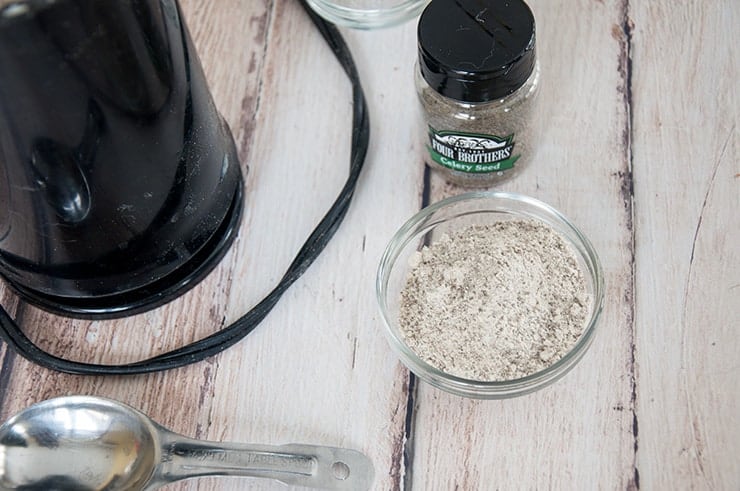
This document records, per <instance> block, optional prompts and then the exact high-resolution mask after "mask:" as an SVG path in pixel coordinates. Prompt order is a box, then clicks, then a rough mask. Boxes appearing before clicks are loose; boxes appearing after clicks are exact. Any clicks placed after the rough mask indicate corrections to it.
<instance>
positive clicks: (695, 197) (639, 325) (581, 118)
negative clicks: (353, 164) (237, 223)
mask: <svg viewBox="0 0 740 491" xmlns="http://www.w3.org/2000/svg"><path fill="white" fill-rule="evenodd" d="M531 6H532V8H533V10H534V12H535V15H536V18H537V23H538V24H537V26H538V49H539V57H540V60H541V64H542V69H543V84H542V96H543V101H544V104H543V107H542V113H541V117H542V118H544V120H545V127H546V130H545V132H544V135H543V140H542V142H541V145H540V148H539V153H538V156H537V158H536V160H535V162H534V163H533V164H532V165H531V167H530V168H529V170H528V172H526V173H524V174H523V175H522V176H520V177H519V178H517V179H516V180H515V181H513V182H510V183H508V184H506V185H505V186H503V187H502V189H504V190H510V191H516V192H521V193H525V194H529V195H532V196H534V197H536V198H539V199H541V200H543V201H546V202H548V203H550V204H551V205H553V206H555V207H556V208H558V209H560V210H561V211H563V212H564V213H565V214H566V215H567V216H569V217H570V218H571V219H572V220H573V221H574V222H575V223H576V224H577V225H578V226H579V227H580V228H581V229H582V230H583V231H584V232H585V233H586V234H587V235H588V236H589V237H590V238H591V240H592V242H593V243H594V245H595V247H596V249H597V250H598V252H599V253H600V256H601V259H602V262H603V265H604V267H605V271H606V283H607V301H606V307H605V311H604V313H603V316H602V319H601V324H600V332H599V334H598V336H597V339H596V341H595V343H594V345H593V346H592V347H591V349H590V351H589V352H588V353H587V355H586V357H585V358H584V359H583V360H582V361H581V363H580V364H579V365H578V366H577V367H576V368H575V369H574V370H573V371H572V372H571V373H569V374H568V375H567V376H566V377H565V378H564V379H562V380H561V381H559V382H557V383H556V384H555V385H553V386H551V387H549V388H546V389H544V390H541V391H539V392H537V393H534V394H531V395H529V396H525V397H520V398H516V399H510V400H502V401H477V400H468V399H462V398H459V397H456V396H452V395H448V394H446V393H444V392H440V391H438V390H436V389H434V388H432V387H430V386H428V385H426V384H425V383H423V382H419V381H417V380H416V379H415V378H414V377H413V376H410V375H409V372H408V371H407V370H406V369H404V367H403V366H402V365H401V364H400V363H399V361H398V360H397V359H396V357H395V356H394V355H393V353H392V352H391V349H390V347H389V346H388V344H387V343H386V340H385V338H384V337H383V334H382V331H381V330H382V326H381V320H380V318H379V315H378V310H377V306H376V302H375V296H374V275H375V271H376V267H377V263H378V260H379V258H380V255H381V252H382V250H383V248H384V247H385V245H386V243H387V241H388V240H389V239H390V237H391V235H392V234H393V232H394V231H395V230H396V229H397V228H398V227H399V226H400V225H401V223H403V221H405V220H406V219H407V218H408V217H409V216H411V215H412V214H413V213H414V212H416V211H417V210H419V209H420V207H421V206H422V205H423V204H424V201H425V200H426V201H429V202H434V201H437V200H439V199H441V198H442V197H445V196H448V195H451V194H456V193H459V192H461V190H460V189H457V188H454V187H451V186H449V185H446V184H445V183H444V182H442V181H441V180H439V179H438V178H437V177H436V176H434V175H432V176H429V175H428V173H427V172H426V171H425V169H424V167H423V164H422V147H421V144H420V142H419V141H418V140H417V135H418V126H417V124H418V123H417V120H416V117H417V112H416V111H417V107H416V99H415V94H414V89H413V83H412V67H413V63H414V60H415V56H416V39H415V22H411V23H408V24H406V25H403V26H400V27H397V28H392V29H387V30H380V31H370V32H357V31H343V32H344V33H345V34H346V37H347V39H348V42H349V44H350V46H351V48H352V49H353V52H354V55H355V57H356V61H357V63H358V66H359V68H360V71H361V74H362V76H363V82H364V86H365V89H366V92H367V95H368V99H369V103H370V111H371V120H372V141H371V148H370V152H369V155H368V158H367V164H366V168H365V170H364V171H363V175H362V177H361V179H362V182H361V184H360V186H359V190H358V192H357V195H356V197H355V201H354V203H353V205H352V208H351V210H350V212H349V214H348V216H347V218H346V220H345V222H344V223H343V224H342V226H341V227H340V229H339V231H338V233H337V235H336V237H335V238H334V239H333V240H332V242H331V243H330V245H329V246H328V248H327V249H326V250H325V252H324V253H323V254H322V256H321V257H320V258H319V260H318V261H317V262H316V263H315V264H314V265H313V266H311V268H310V269H309V270H308V271H307V272H306V274H305V275H304V276H303V277H302V278H301V279H300V280H299V281H298V282H297V283H295V284H294V285H293V286H292V287H291V289H290V290H289V291H288V292H287V293H286V295H285V296H284V297H283V299H282V300H281V301H280V303H279V304H278V305H277V307H276V308H275V310H274V311H273V312H272V313H270V315H269V316H268V317H267V318H266V319H265V320H264V322H263V323H262V324H261V325H260V327H259V328H258V329H257V330H256V331H255V332H254V333H252V334H251V335H250V336H248V337H247V338H246V339H244V340H243V341H242V342H240V343H239V344H237V345H236V346H234V347H232V348H230V349H229V350H227V351H225V352H224V353H222V354H220V355H218V356H216V357H214V358H212V359H210V360H208V361H206V362H203V363H199V364H197V365H194V366H190V367H188V368H183V369H179V370H175V371H171V372H167V373H158V374H153V375H148V376H136V377H129V378H124V377H110V378H85V377H80V376H71V375H65V374H60V373H56V372H52V371H49V370H45V369H42V368H39V367H38V366H35V365H32V364H30V363H28V362H26V361H25V360H23V359H21V358H20V357H19V356H17V355H15V354H14V353H12V352H9V351H7V350H6V348H5V346H4V345H2V346H0V367H1V368H0V417H2V419H5V418H6V417H8V416H9V415H11V414H12V413H14V412H16V411H17V410H19V409H21V408H23V407H25V406H27V405H29V404H32V403H34V402H37V401H40V400H42V399H46V398H50V397H54V396H59V395H63V394H93V395H100V396H107V397H112V398H114V399H118V400H121V401H123V402H126V403H128V404H130V405H133V406H135V407H137V408H140V409H141V410H143V411H144V412H146V413H148V414H149V415H151V416H152V417H153V418H155V419H156V420H157V421H159V422H160V423H162V424H164V425H165V426H168V427H171V428H172V429H174V430H175V431H178V432H181V433H184V434H187V435H189V436H193V437H198V438H207V439H211V440H232V441H245V442H260V443H288V442H310V443H319V444H327V445H334V446H346V447H351V448H355V449H358V450H362V451H364V452H366V453H367V454H368V455H369V456H371V458H372V459H373V461H374V464H375V467H376V471H377V476H376V482H375V485H374V489H379V490H386V489H401V488H405V489H414V490H448V489H450V490H452V489H460V490H488V489H574V488H578V489H624V488H629V489H638V488H643V489H717V490H737V489H740V457H739V455H740V382H738V379H739V378H740V361H738V360H739V359H740V358H739V355H740V336H739V335H738V330H739V329H740V138H739V137H738V135H739V132H738V129H737V124H738V115H739V114H740V100H739V98H738V81H737V80H738V77H740V70H739V67H738V64H739V62H740V61H739V60H740V58H739V55H738V52H737V49H738V48H737V46H738V45H740V2H737V0H724V1H723V0H712V1H706V2H704V1H700V0H696V1H693V2H690V1H685V2H676V1H674V0H653V1H638V0H620V1H616V0H614V1H610V0H581V1H576V2H574V1H565V0H531ZM183 8H184V10H185V12H186V18H187V20H188V24H189V25H190V29H191V32H192V33H193V35H194V38H195V42H196V45H197V47H198V50H199V54H200V57H201V59H202V61H203V64H204V67H205V70H206V73H207V75H208V78H209V81H210V84H211V88H212V91H213V93H214V97H215V99H216V102H217V105H218V107H219V108H220V110H221V111H222V113H223V115H224V116H225V118H226V119H227V120H228V122H229V124H230V125H231V128H232V129H233V132H234V135H235V138H236V141H237V145H238V147H239V152H240V156H241V158H242V160H243V165H244V168H245V169H246V168H247V167H248V168H249V173H248V179H247V195H246V212H245V216H244V220H243V223H242V227H241V231H240V235H239V237H238V239H237V241H236V243H235V245H234V247H232V249H231V250H230V252H229V253H228V255H227V256H226V258H225V259H224V260H223V261H222V263H221V264H220V265H219V267H218V268H217V269H216V270H215V271H214V272H213V273H212V274H211V275H210V276H209V277H208V278H207V279H206V280H205V281H204V282H203V283H202V284H200V285H199V286H197V287H196V288H195V289H194V290H192V291H190V292H189V293H187V294H186V295H185V296H184V297H182V298H180V299H178V300H176V301H174V302H172V303H171V304H169V305H167V306H165V307H162V308H159V309H157V310H154V311H151V312H149V313H145V314H141V315H138V316H135V317H130V318H126V319H123V320H118V321H104V322H90V321H79V320H77V321H75V320H70V319H66V318H62V317H55V316H52V315H49V314H46V313H43V312H41V311H39V310H37V309H35V308H33V307H30V306H28V305H26V304H24V303H21V302H19V301H18V300H17V298H16V297H15V296H14V295H12V294H11V293H10V292H9V291H8V290H7V289H6V288H4V287H0V300H1V301H2V302H3V304H4V305H6V306H7V307H8V308H10V310H11V312H12V313H14V315H16V316H17V317H18V319H19V321H20V322H22V324H23V325H24V326H26V330H27V332H28V333H29V335H31V336H32V337H33V338H34V339H35V340H37V342H39V343H40V344H41V345H42V346H44V347H45V348H47V349H49V350H51V351H53V352H54V353H57V354H60V355H64V356H67V357H72V358H75V359H80V360H94V361H106V362H113V361H124V360H134V359H139V358H142V357H144V356H147V355H153V354H156V353H160V352H163V351H165V350H168V349H172V348H174V347H175V346H178V345H180V344H182V343H184V342H187V341H191V340H193V339H196V338H199V337H203V336H205V335H206V334H208V333H211V332H213V331H214V330H216V329H218V328H219V327H221V326H223V325H224V323H225V322H226V323H228V322H230V321H232V320H234V319H236V318H237V317H239V316H240V315H241V314H242V313H244V312H246V311H247V310H248V309H249V308H250V307H251V306H252V305H254V304H255V303H256V302H257V301H258V300H259V299H261V298H262V296H264V295H265V294H266V293H267V292H268V291H269V290H270V288H271V287H272V286H273V285H274V284H275V283H276V281H277V280H278V279H279V277H280V276H281V274H282V272H283V271H284V270H285V268H286V267H287V265H288V264H289V262H290V260H291V259H292V257H293V256H294V254H295V253H296V252H297V250H298V247H299V246H300V244H301V243H302V242H303V241H304V240H305V238H306V236H307V235H308V233H309V231H310V230H311V229H312V228H313V227H314V225H315V223H316V222H317V221H318V219H319V218H320V217H321V216H322V215H323V213H324V212H325V210H326V209H327V208H328V206H329V205H330V203H331V202H332V200H333V199H334V197H335V195H336V193H337V192H338V190H339V187H340V185H341V183H342V182H343V180H344V178H345V174H346V169H347V165H348V164H347V163H348V154H349V144H350V139H349V135H350V113H351V111H350V87H349V84H348V82H347V81H346V79H345V77H344V74H343V73H342V72H341V70H340V68H339V66H338V65H337V63H336V62H335V60H334V58H333V56H332V55H331V53H330V52H329V50H328V49H327V47H326V45H325V44H324V41H323V40H322V39H321V37H320V36H319V34H318V33H317V32H316V31H315V30H314V28H313V27H312V25H311V24H310V22H309V20H308V18H307V16H306V15H305V13H304V12H303V10H302V9H301V8H300V7H299V5H298V4H297V2H295V1H292V0H274V1H273V0H259V1H258V0H219V1H218V2H199V1H197V0H187V1H184V0H183ZM170 489H214V490H215V489H219V490H220V489H283V486H282V485H280V484H278V483H275V482H270V481H256V480H237V479H233V478H230V479H215V478H209V479H201V480H197V481H189V482H185V483H180V484H177V485H172V486H170Z"/></svg>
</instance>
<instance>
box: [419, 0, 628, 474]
mask: <svg viewBox="0 0 740 491" xmlns="http://www.w3.org/2000/svg"><path fill="white" fill-rule="evenodd" d="M530 5H531V7H532V9H533V11H534V13H535V17H536V20H537V23H538V24H537V25H538V33H537V36H538V37H537V39H538V41H537V42H538V50H539V57H540V62H541V65H542V73H543V75H542V76H543V81H542V92H541V96H542V101H541V102H542V106H541V117H542V118H543V119H544V126H545V130H544V134H543V137H542V138H543V139H542V142H541V145H540V148H539V151H538V155H537V157H536V158H535V160H534V161H533V163H532V165H531V167H530V168H529V169H528V170H527V171H526V172H524V173H523V174H522V175H521V176H519V177H517V178H516V179H515V180H514V181H512V182H510V183H507V184H505V185H504V186H501V187H500V188H501V189H503V190H508V191H515V192H521V193H524V194H528V195H531V196H534V197H536V198H539V199H541V200H543V201H545V202H548V203H550V204H552V205H553V206H555V207H556V208H558V209H559V210H561V211H562V212H563V213H564V214H565V215H566V216H568V217H570V218H571V219H572V220H573V221H574V222H575V223H576V224H577V225H578V226H579V227H581V229H582V230H583V231H584V233H585V234H586V235H587V236H588V237H589V238H590V239H591V240H592V242H593V243H594V246H595V248H596V250H597V251H598V252H599V254H600V257H601V260H602V263H603V265H604V269H605V274H606V306H605V309H604V312H603V315H602V318H601V323H600V328H599V329H600V332H599V334H598V336H597V338H596V341H595V342H594V345H593V346H592V347H591V349H590V352H589V353H587V354H586V356H585V357H584V359H583V360H582V361H581V362H580V364H579V365H578V366H577V367H576V368H575V369H574V370H573V371H572V372H571V373H569V374H568V375H567V376H566V377H565V378H564V379H562V380H560V381H559V382H557V383H556V384H555V385H553V386H551V387H548V388H546V389H543V390H541V391H539V392H537V393H534V394H531V395H528V396H524V397H520V398H516V399H510V400H503V401H474V400H467V399H463V398H459V397H456V396H451V395H448V394H446V393H444V392H441V391H439V390H436V389H434V388H432V387H430V386H428V385H426V384H423V383H420V384H419V386H418V392H417V397H416V412H415V415H414V420H415V424H414V426H413V430H412V431H413V432H412V435H411V436H412V439H413V440H414V442H415V443H414V445H413V459H412V461H411V463H410V466H409V469H408V470H409V472H410V473H411V476H410V478H409V480H410V482H411V483H412V485H413V486H412V488H413V489H569V488H572V487H574V486H576V487H586V488H600V489H624V488H628V487H633V486H636V483H635V476H634V467H633V462H634V439H633V433H632V424H633V409H634V408H633V404H632V390H633V386H632V383H633V382H632V377H633V374H632V363H631V356H632V355H631V350H632V315H631V312H632V266H631V262H632V239H631V237H632V231H631V227H632V223H631V212H632V210H631V200H630V196H629V157H628V144H629V141H628V126H627V125H628V119H627V103H626V101H625V97H624V93H625V90H626V88H625V83H626V80H625V78H626V77H625V66H626V40H625V36H624V33H623V29H622V25H623V21H624V15H625V5H624V4H622V3H619V2H609V1H607V2H586V1H581V2H577V3H575V4H569V5H568V8H563V6H562V5H559V4H557V3H553V2H546V1H532V2H530ZM574 11H575V12H577V13H578V15H577V18H576V17H574V14H573V12H574ZM431 190H432V192H431V200H432V201H436V200H438V199H440V198H442V197H444V196H448V195H451V194H457V193H459V192H461V191H462V190H461V189H459V188H455V187H452V186H449V185H445V184H444V183H443V182H442V181H441V180H440V179H439V178H437V177H436V176H435V177H434V178H433V179H432V187H431ZM625 193H626V196H625ZM576 483H577V484H576Z"/></svg>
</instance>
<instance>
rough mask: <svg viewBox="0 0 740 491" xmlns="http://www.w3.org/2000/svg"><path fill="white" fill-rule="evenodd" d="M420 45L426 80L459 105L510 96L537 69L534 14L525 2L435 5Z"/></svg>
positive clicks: (436, 0) (459, 0)
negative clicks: (535, 67) (460, 102)
mask: <svg viewBox="0 0 740 491" xmlns="http://www.w3.org/2000/svg"><path fill="white" fill-rule="evenodd" d="M418 40H419V66H420V69H421V74H422V76H423V77H424V79H425V80H426V81H427V83H428V84H429V85H430V87H432V88H433V89H434V90H436V91H437V92H439V93H440V94H442V95H443V96H445V97H450V98H452V99H456V100H459V101H465V102H487V101H492V100H495V99H500V98H502V97H505V96H507V95H509V94H511V93H512V92H514V91H515V90H517V89H518V88H519V87H521V86H522V85H523V84H524V82H526V81H527V79H528V78H529V76H530V75H531V74H532V70H534V66H535V61H536V59H535V27H534V15H533V14H532V11H531V10H530V9H529V7H528V6H527V4H526V3H524V2H523V1H522V0H455V1H452V0H432V2H431V3H430V4H429V5H428V6H427V7H426V9H425V10H424V12H423V13H422V15H421V17H420V18H419V28H418Z"/></svg>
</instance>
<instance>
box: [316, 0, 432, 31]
mask: <svg viewBox="0 0 740 491" xmlns="http://www.w3.org/2000/svg"><path fill="white" fill-rule="evenodd" d="M307 1H308V4H309V5H310V6H311V8H312V9H313V10H314V11H316V13H317V14H319V15H320V16H322V17H323V18H324V19H326V20H328V21H329V22H333V23H335V24H338V25H340V26H345V27H352V28H355V29H376V28H380V27H390V26H394V25H396V24H400V23H402V22H405V21H407V20H409V19H412V18H413V17H416V16H417V15H419V14H420V13H421V11H422V10H423V9H424V7H425V6H426V4H427V3H429V0H307Z"/></svg>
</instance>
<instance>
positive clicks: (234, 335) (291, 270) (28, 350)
mask: <svg viewBox="0 0 740 491" xmlns="http://www.w3.org/2000/svg"><path fill="white" fill-rule="evenodd" d="M300 2H301V5H302V6H303V8H304V10H306V12H307V13H308V15H309V17H310V18H311V20H312V21H313V23H314V24H315V25H316V27H317V28H318V30H319V31H320V32H321V35H322V36H323V37H324V39H325V40H326V42H327V43H328V44H329V47H330V48H331V50H332V52H333V53H334V56H336V58H337V60H338V61H339V63H340V64H341V65H342V68H343V69H344V71H345V72H346V73H347V76H348V77H349V79H350V81H351V82H352V100H353V112H352V151H351V156H350V165H349V176H348V177H347V180H346V182H345V184H344V187H343V188H342V190H341V191H340V193H339V196H337V199H336V200H335V201H334V203H333V204H332V206H331V208H330V209H329V211H328V212H327V214H326V215H325V216H324V217H323V218H322V219H321V221H320V222H319V224H318V225H317V226H316V228H315V229H314V230H313V232H312V233H311V235H310V236H309V237H308V239H307V240H306V242H305V243H304V244H303V247H301V249H300V251H298V254H297V255H296V257H295V258H294V259H293V262H292V263H291V264H290V266H289V267H288V269H287V271H286V272H285V274H284V275H283V277H282V278H281V279H280V281H279V282H278V284H277V285H276V286H275V288H274V289H273V290H272V291H271V292H270V293H269V294H268V295H267V296H266V297H265V298H263V299H262V301H260V302H259V303H258V304H257V305H256V306H255V307H253V308H252V310H250V311H249V312H247V313H246V314H244V315H243V316H242V317H241V318H239V319H238V320H236V321H235V322H234V323H233V324H231V325H230V326H228V327H226V328H224V329H222V330H220V331H218V332H216V333H214V334H211V335H210V336H208V337H206V338H203V339H201V340H198V341H195V342H194V343H192V344H189V345H186V346H183V347H181V348H178V349H175V350H172V351H169V352H167V353H163V354H161V355H159V356H155V357H153V358H149V359H146V360H142V361H138V362H135V363H129V364H124V365H100V364H95V363H83V362H77V361H71V360H66V359H64V358H59V357H57V356H54V355H52V354H50V353H47V352H46V351H44V350H42V349H41V348H39V347H38V346H36V345H35V344H34V343H33V341H31V340H30V339H28V337H27V336H26V335H25V334H24V333H23V331H22V330H21V328H20V327H19V326H18V324H17V323H16V322H15V321H14V320H13V319H12V318H11V317H10V315H8V313H7V312H6V311H5V309H4V308H3V307H2V306H0V338H2V339H3V341H5V343H7V344H8V346H9V347H10V348H12V349H14V350H15V351H17V352H18V353H19V354H21V355H22V356H23V357H25V358H27V359H28V360H30V361H32V362H34V363H36V364H38V365H41V366H44V367H46V368H50V369H53V370H58V371H61V372H67V373H73V374H78V375H133V374H141V373H150V372H158V371H162V370H169V369H172V368H177V367H181V366H184V365H189V364H191V363H196V362H198V361H201V360H203V359H205V358H208V357H210V356H213V355H215V354H217V353H220V352H221V351H223V350H225V349H226V348H228V347H230V346H232V345H234V344H236V343H237V342H239V341H240V340H241V339H242V338H244V337H245V336H246V335H247V334H249V333H250V332H252V331H253V330H254V329H255V328H256V327H257V325H258V324H259V323H260V322H261V321H262V319H264V318H265V317H266V316H267V314H268V313H269V312H270V310H272V308H273V307H274V306H275V304H276V303H277V302H278V300H279V299H280V297H281V296H282V295H283V293H285V291H286V290H287V289H288V288H289V287H290V285H292V284H293V282H294V281H295V280H297V279H298V278H299V277H300V276H301V275H302V274H303V273H304V272H305V271H306V270H307V269H308V267H309V266H310V265H311V263H313V262H314V260H315V259H316V258H317V257H318V256H319V254H320V253H321V251H323V250H324V248H325V247H326V245H327V244H328V243H329V240H330V239H331V238H332V236H333V235H334V233H335V232H336V230H337V228H338V227H339V224H340V223H341V222H342V220H343V219H344V216H345V215H346V214H347V210H348V209H349V205H350V202H351V201H352V196H353V195H354V192H355V188H356V187H357V181H358V179H359V176H360V171H361V170H362V167H363V164H364V162H365V155H366V154H367V148H368V142H369V139H370V121H369V119H368V113H367V104H366V101H365V95H364V93H363V90H362V85H361V83H360V76H359V74H358V72H357V68H356V66H355V63H354V60H353V59H352V53H351V52H350V50H349V47H348V46H347V44H346V43H345V41H344V39H343V38H342V35H341V34H340V33H339V30H338V29H337V28H336V26H334V25H333V24H331V23H329V22H327V21H326V20H324V19H323V18H321V17H319V16H318V15H317V14H316V13H315V12H314V11H313V10H311V8H310V7H308V5H307V4H306V3H305V0H300Z"/></svg>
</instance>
